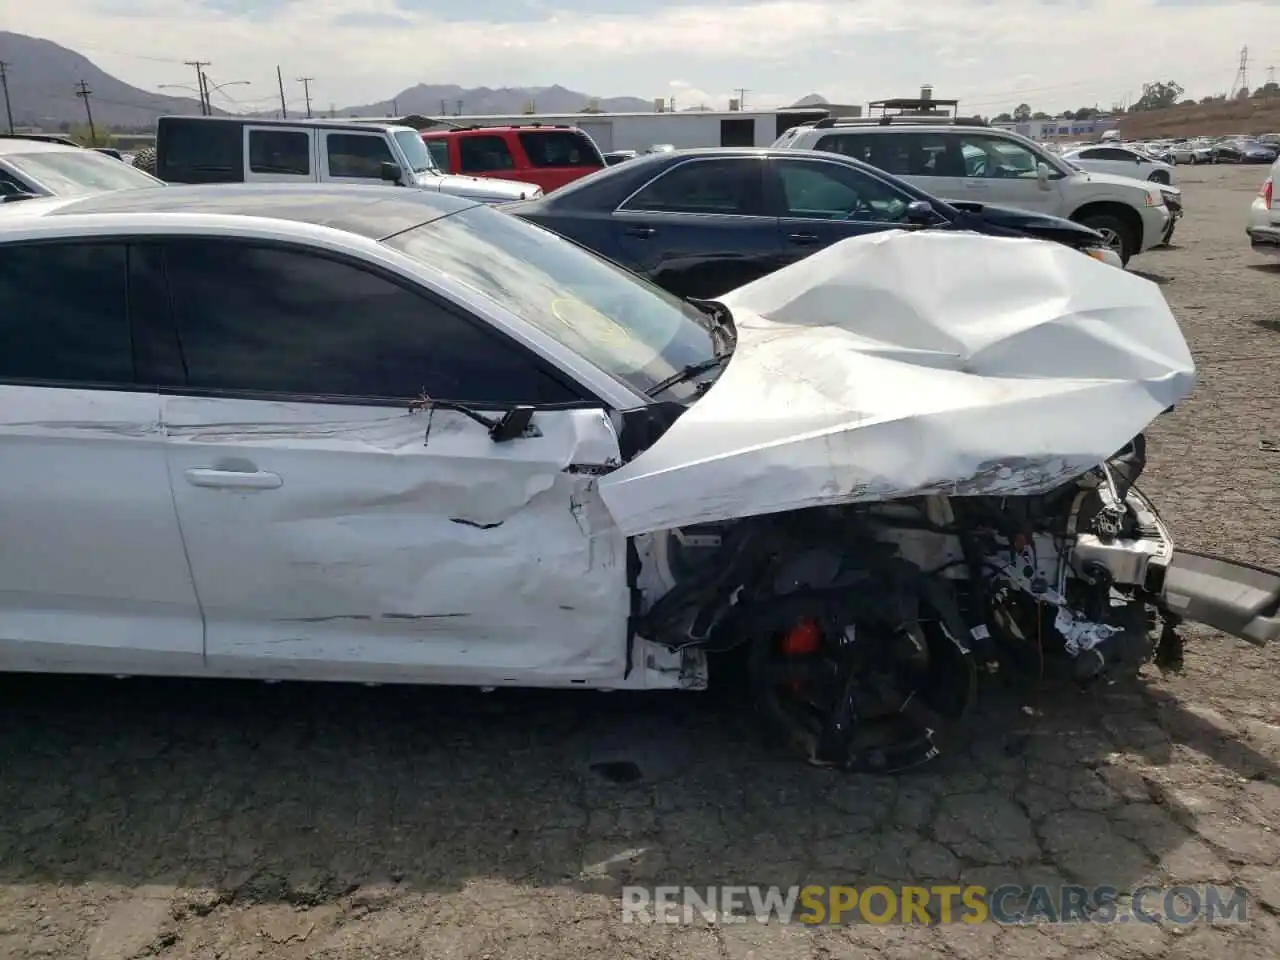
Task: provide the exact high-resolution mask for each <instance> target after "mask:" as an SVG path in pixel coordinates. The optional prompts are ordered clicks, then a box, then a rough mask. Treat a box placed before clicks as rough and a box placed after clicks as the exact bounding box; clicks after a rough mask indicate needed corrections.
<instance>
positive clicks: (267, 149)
mask: <svg viewBox="0 0 1280 960" xmlns="http://www.w3.org/2000/svg"><path fill="white" fill-rule="evenodd" d="M249 170H250V171H251V172H253V173H287V174H294V175H297V176H300V177H306V176H310V174H311V136H310V134H307V133H303V132H302V131H300V130H250V131H249Z"/></svg>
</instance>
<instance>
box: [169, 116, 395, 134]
mask: <svg viewBox="0 0 1280 960" xmlns="http://www.w3.org/2000/svg"><path fill="white" fill-rule="evenodd" d="M159 119H160V120H163V121H164V122H165V124H166V125H172V124H173V123H207V124H215V125H216V124H222V125H229V124H234V125H236V126H241V127H245V126H248V127H286V128H293V129H305V128H307V127H324V128H325V129H327V130H363V131H364V132H366V133H367V132H369V131H371V130H383V131H387V130H396V131H398V130H413V127H407V126H405V125H404V124H402V123H389V122H387V121H385V120H360V119H358V118H349V119H343V118H341V117H309V118H308V117H298V118H293V117H290V118H288V119H284V120H282V119H280V118H279V117H245V116H227V117H203V116H200V117H193V116H190V115H188V114H178V115H175V116H164V117H160V118H159ZM157 123H159V120H158V121H157ZM413 132H414V133H417V131H416V130H413Z"/></svg>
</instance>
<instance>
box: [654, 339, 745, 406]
mask: <svg viewBox="0 0 1280 960" xmlns="http://www.w3.org/2000/svg"><path fill="white" fill-rule="evenodd" d="M731 356H733V351H732V350H726V351H725V352H724V353H721V354H719V355H718V356H714V357H709V358H708V359H706V360H699V361H698V362H697V363H691V364H689V365H688V366H687V367H685V368H684V369H682V370H680V371H678V372H677V373H673V374H672V375H671V376H669V377H667V379H665V380H659V381H658V382H657V383H655V384H654V385H653V386H652V387H650V388H649V389H648V390H646V391H645V392H644V395H645V396H646V397H656V396H657V395H658V394H660V393H662V392H663V391H664V390H669V389H670V388H671V387H674V386H675V385H676V384H677V383H684V382H685V381H686V380H692V379H693V378H694V377H696V376H697V375H698V374H700V373H706V372H707V371H708V370H714V369H715V368H716V367H718V366H720V365H721V364H724V363H727V362H728V361H729V358H730V357H731Z"/></svg>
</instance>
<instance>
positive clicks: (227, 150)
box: [156, 117, 244, 183]
mask: <svg viewBox="0 0 1280 960" xmlns="http://www.w3.org/2000/svg"><path fill="white" fill-rule="evenodd" d="M156 174H157V176H159V177H160V179H161V180H168V181H169V182H170V183H238V182H240V181H241V180H243V179H244V127H243V126H241V125H240V124H239V123H233V122H226V123H224V122H222V121H219V120H197V119H194V118H193V119H186V118H182V117H173V118H169V117H162V118H161V119H160V122H159V125H158V127H157V129H156Z"/></svg>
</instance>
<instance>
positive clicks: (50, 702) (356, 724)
mask: <svg viewBox="0 0 1280 960" xmlns="http://www.w3.org/2000/svg"><path fill="white" fill-rule="evenodd" d="M0 696H3V701H4V705H5V706H4V713H3V728H2V729H0V769H3V771H4V775H3V779H2V786H0V802H2V803H3V808H4V810H5V812H6V813H5V817H4V818H3V820H2V821H0V881H3V882H4V883H8V884H30V883H37V882H43V883H56V884H59V885H70V884H83V883H86V882H91V881H98V882H105V883H112V884H119V885H125V886H129V887H141V886H144V885H152V884H172V885H175V886H177V887H180V888H183V889H187V890H197V891H203V893H202V894H201V896H203V898H204V899H203V900H201V901H200V905H199V907H198V909H199V910H202V911H207V910H210V909H213V908H214V907H216V906H217V905H219V904H225V903H236V904H253V903H288V904H293V905H295V906H299V907H307V906H315V905H318V904H323V903H326V902H331V901H341V900H342V898H344V897H347V896H348V895H350V894H352V893H353V891H355V890H356V889H357V888H360V887H363V886H366V885H369V884H392V885H394V886H395V887H396V888H397V889H399V890H402V891H405V890H407V891H418V892H432V891H434V892H446V891H456V890H459V889H461V888H463V887H464V886H465V885H466V884H467V883H468V882H469V881H472V880H475V879H489V880H500V881H506V882H509V883H518V884H524V885H533V886H562V885H568V886H571V887H579V888H583V889H589V890H594V891H597V892H602V893H614V892H616V890H617V887H618V885H619V884H622V883H625V882H628V881H633V882H641V883H644V882H649V883H663V884H673V883H674V884H691V885H695V886H701V885H706V884H713V883H735V884H746V883H762V884H784V885H785V884H791V883H795V882H799V881H800V880H802V879H803V880H805V881H806V882H839V883H858V882H860V881H861V880H863V879H864V878H874V880H875V881H876V882H885V881H893V880H900V881H907V880H910V881H912V882H919V881H922V880H930V881H934V882H968V883H985V884H987V885H988V886H991V887H994V886H998V885H1000V884H1002V883H1011V882H1019V881H1024V882H1041V881H1043V882H1049V883H1062V882H1079V883H1084V884H1099V883H1104V884H1110V885H1112V886H1116V887H1119V888H1121V889H1124V888H1125V887H1126V886H1136V885H1139V884H1142V883H1146V882H1151V881H1153V880H1156V881H1160V880H1163V881H1164V882H1178V881H1180V880H1181V881H1186V882H1191V881H1192V880H1195V881H1198V882H1204V881H1207V880H1212V879H1215V878H1217V874H1219V873H1221V874H1222V876H1221V879H1223V880H1226V879H1227V871H1226V870H1225V868H1223V867H1222V866H1221V864H1222V861H1221V860H1220V859H1219V857H1220V856H1226V855H1225V854H1221V853H1214V852H1213V851H1212V850H1210V848H1209V847H1207V846H1206V845H1205V844H1204V842H1203V841H1202V840H1200V839H1198V838H1197V835H1196V833H1195V830H1196V829H1197V827H1196V824H1197V823H1198V822H1199V820H1200V819H1201V818H1203V817H1205V816H1214V817H1217V816H1223V817H1228V816H1230V814H1229V813H1223V812H1222V811H1220V810H1218V809H1217V808H1216V807H1214V808H1213V809H1212V810H1210V811H1209V812H1206V810H1204V809H1198V808H1197V804H1198V802H1199V801H1192V800H1188V799H1186V798H1187V797H1190V796H1192V792H1193V791H1192V787H1191V786H1190V785H1188V784H1186V783H1181V782H1180V781H1179V778H1177V777H1163V776H1162V775H1161V773H1160V770H1161V768H1163V767H1165V766H1167V765H1169V764H1171V763H1172V762H1173V761H1174V758H1175V757H1176V756H1177V755H1178V754H1179V752H1180V751H1185V750H1188V749H1190V750H1194V751H1196V752H1198V753H1199V754H1202V755H1203V756H1204V757H1206V758H1208V759H1210V760H1211V761H1213V762H1214V763H1217V764H1220V765H1221V766H1222V767H1224V768H1226V770H1228V771H1229V772H1230V775H1231V776H1232V777H1237V778H1241V779H1242V780H1247V781H1249V782H1252V783H1258V784H1263V785H1275V784H1277V783H1280V777H1278V776H1277V773H1278V772H1280V771H1278V768H1277V766H1276V764H1275V763H1273V762H1272V761H1271V760H1270V759H1268V758H1267V757H1265V756H1263V755H1262V754H1261V753H1259V752H1257V751H1255V750H1254V749H1253V748H1252V747H1250V746H1249V745H1247V744H1246V743H1243V742H1241V741H1240V740H1238V739H1236V738H1233V737H1232V736H1230V735H1229V734H1228V733H1227V732H1225V731H1224V730H1223V729H1222V728H1221V727H1219V726H1217V725H1215V723H1214V722H1213V721H1212V720H1211V719H1206V718H1205V716H1204V715H1203V713H1201V714H1196V713H1192V712H1188V711H1187V710H1184V709H1183V708H1182V707H1181V705H1180V704H1179V703H1178V701H1177V700H1175V699H1172V698H1171V697H1169V696H1158V695H1153V694H1151V693H1145V694H1144V693H1142V692H1141V691H1140V690H1136V689H1134V690H1128V691H1123V690H1117V688H1111V689H1109V690H1102V691H1098V692H1090V693H1085V694H1083V695H1082V694H1079V693H1076V692H1075V691H1064V692H1052V693H1047V694H1044V695H1043V697H1044V699H1043V702H1042V703H1041V704H1040V705H1039V707H1040V716H1039V717H1035V718H1029V717H1028V716H1027V715H1026V714H1025V713H1023V712H1022V711H1020V710H1019V709H1018V702H1017V701H1016V700H1013V699H1009V698H998V699H997V700H995V701H994V702H992V703H990V705H989V706H987V707H985V708H984V710H983V713H982V714H981V715H980V717H979V718H977V720H976V723H977V727H978V732H977V733H976V734H975V735H974V737H973V739H972V741H971V742H970V743H969V744H967V746H966V747H965V748H963V750H962V752H960V753H959V754H955V755H952V756H949V757H944V758H943V759H941V760H940V761H938V762H937V763H936V764H935V765H933V766H931V767H927V768H924V769H923V770H921V771H920V772H918V773H914V774H908V775H903V776H898V777H883V778H877V777H871V776H860V775H859V776H849V775H843V774H837V773H831V772H827V771H822V770H817V769H813V768H810V767H807V766H805V765H803V764H802V763H799V762H794V761H792V760H790V759H789V758H780V757H776V756H773V755H771V754H769V753H768V752H767V751H765V750H764V749H763V748H762V747H760V746H759V741H758V740H757V738H756V735H755V731H754V728H753V727H752V724H751V721H750V718H749V716H748V714H747V711H746V710H744V709H743V708H742V707H741V706H740V705H739V704H738V703H737V702H735V700H734V699H733V698H731V697H729V696H727V695H725V694H707V695H697V694H669V695H627V694H621V693H616V694H590V693H539V692H524V691H505V692H504V691H499V692H498V693H494V694H488V695H485V694H480V693H477V692H472V691H468V690H454V689H404V688H377V689H366V688H362V687H347V686H339V685H303V684H293V685H291V684H281V685H272V686H267V685H252V684H240V683H232V682H226V681H213V682H176V681H164V682H157V681H146V680H126V681H111V680H87V679H64V678H49V677H15V676H8V677H2V678H0ZM1272 789H1274V787H1273V786H1272ZM1197 796H1198V794H1197ZM1224 824H1225V821H1224ZM1228 827H1229V824H1227V825H1225V826H1224V829H1227V828H1228ZM1240 829H1241V831H1243V828H1240ZM1252 830H1253V831H1254V833H1256V832H1257V830H1258V828H1257V827H1253V828H1252ZM1201 832H1202V833H1203V831H1201ZM1254 833H1251V834H1250V835H1249V836H1250V838H1251V839H1249V840H1248V842H1250V843H1253V842H1255V841H1254V840H1253V839H1252V837H1253V836H1254ZM1241 835H1242V836H1243V833H1242V834H1241ZM1241 842H1242V843H1243V842H1245V840H1243V839H1242V840H1241ZM1226 846H1227V848H1229V847H1230V842H1228V843H1227V845H1226ZM1188 851H1191V853H1188ZM1264 859H1265V858H1264ZM1171 864H1172V865H1171ZM1179 864H1181V866H1180V865H1179ZM1206 873H1207V874H1209V875H1207V876H1206V875H1203V874H1206ZM1193 874H1194V875H1195V876H1194V877H1193V876H1192V875H1193Z"/></svg>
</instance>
